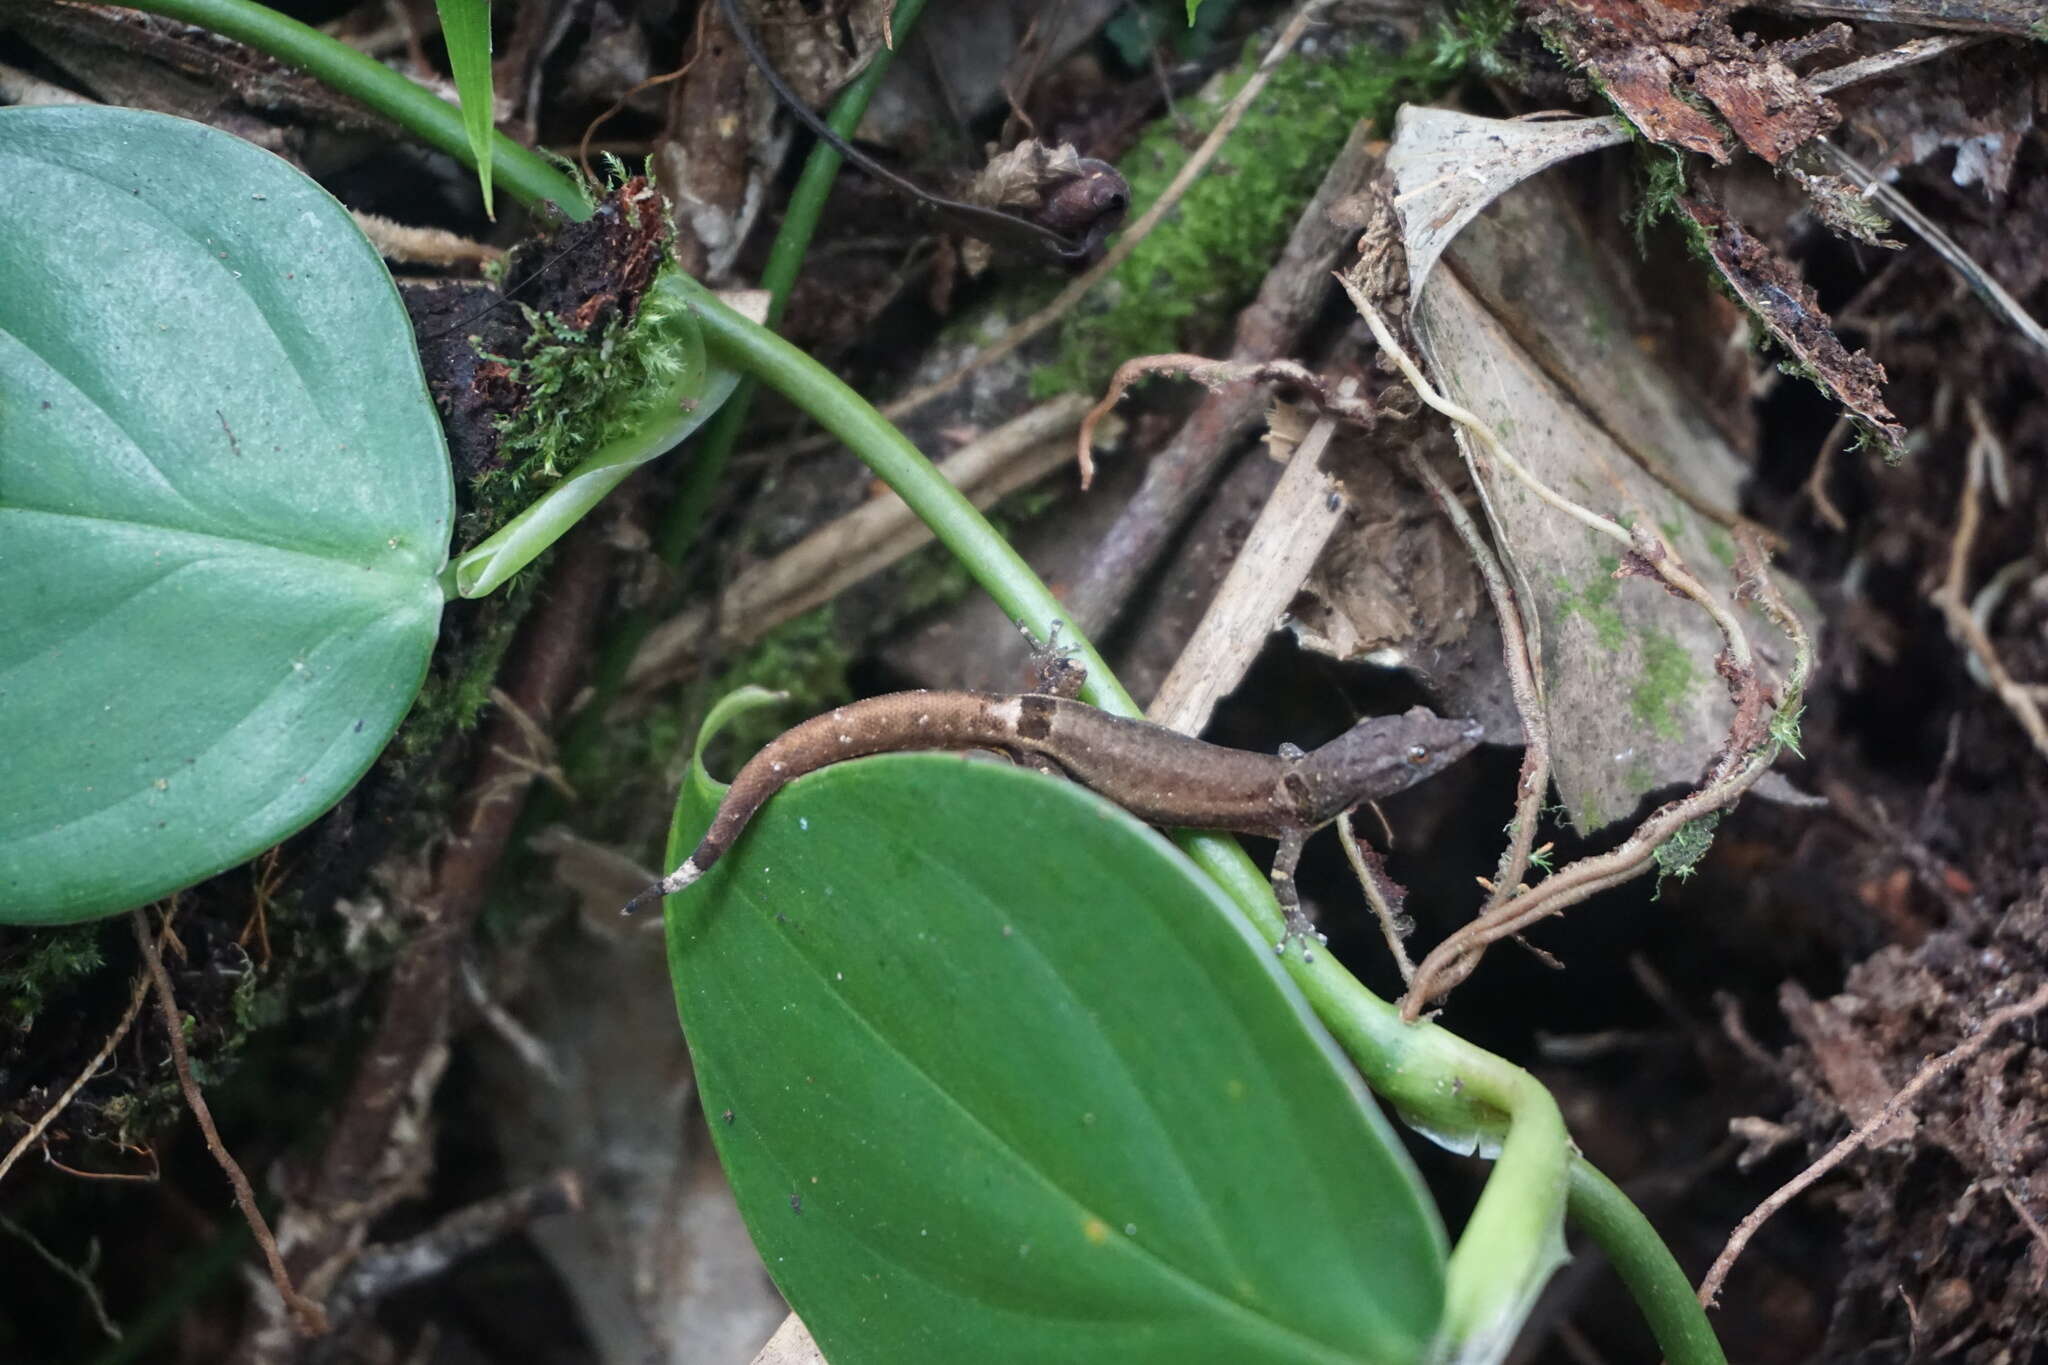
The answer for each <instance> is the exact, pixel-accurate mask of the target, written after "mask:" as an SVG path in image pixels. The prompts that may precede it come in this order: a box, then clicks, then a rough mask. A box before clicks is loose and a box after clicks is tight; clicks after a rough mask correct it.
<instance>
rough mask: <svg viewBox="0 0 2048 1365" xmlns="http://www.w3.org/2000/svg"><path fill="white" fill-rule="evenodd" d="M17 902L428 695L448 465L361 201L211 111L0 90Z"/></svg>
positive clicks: (0, 835)
mask: <svg viewBox="0 0 2048 1365" xmlns="http://www.w3.org/2000/svg"><path fill="white" fill-rule="evenodd" d="M0 185H5V186H6V187H7V188H6V191H5V193H4V194H0V604H4V605H0V612H4V627H0V920H4V921H6V922H10V923H60V922H64V921H69V920H77V919H85V918H89V917H91V916H94V915H100V914H107V913H111V912H114V911H118V910H122V909H125V908H127V907H129V906H133V905H136V904H139V903H142V902H145V901H148V900H150V899H153V898H155V897H157V896H160V895H163V894H165V893H167V892H169V891H172V890H174V889H176V888H178V887H180V886H184V885H186V884H188V883H191V882H194V881H197V880H199V879H200V878H202V877H205V876H207V875H209V874H211V873H213V872H216V871H219V870H221V869H222V868H225V867H229V866H232V865H233V864H235V863H237V862H240V861H242V860H243V859H246V858H248V857H250V856H251V855H253V854H255V853H257V852H259V851H261V850H262V849H264V848H265V847H267V846H269V845H270V844H273V843H275V842H276V841H277V840H279V839H281V838H283V837H284V836H286V835H288V834H290V833H292V832H293V831H295V830H297V829H299V828H300V827H302V826H303V825H305V824H306V823H307V822H308V821H310V820H311V819H313V818H314V817H315V816H316V815H318V814H320V813H321V812H322V811H324V810H326V809H327V808H328V807H329V806H331V805H333V803H334V802H335V801H336V800H337V799H338V798H339V797H340V796H341V794H342V793H343V792H345V791H347V790H348V788H349V786H350V785H351V784H353V783H354V782H355V780H356V779H357V778H358V777H359V776H361V774H362V773H363V771H364V770H365V769H366V768H368V767H369V765H370V762H371V760H372V759H374V758H375V757H376V755H377V752H378V750H379V749H381V748H382V747H383V745H384V743H385V741H386V740H387V739H388V738H389V737H390V735H391V733H392V731H393V730H394V729H395V728H396V727H397V725H398V722H399V720H400V718H402V717H403V716H404V714H405V712H406V708H407V707H408V706H410V705H411V703H412V699H413V695H414V694H415V693H416V692H417V691H418V689H419V684H420V681H421V679H422V677H423V676H424V674H425V671H426V665H427V657H428V655H429V653H430V652H431V650H432V649H433V646H434V640H435V632H436V629H437V627H438V624H439V620H440V614H441V603H442V596H441V593H440V591H439V588H438V587H437V585H436V583H435V574H436V572H437V571H438V570H439V568H440V566H441V564H442V563H443V562H444V561H445V559H446V557H447V549H448V535H449V525H450V509H451V489H450V484H449V475H448V464H447V458H446V454H445V451H444V449H443V445H442V440H441V430H440V424H439V422H438V421H437V419H436V417H435V413H434V409H433V405H432V404H431V402H430V401H429V399H428V397H427V392H426V385H425V382H424V380H423V379H422V377H421V374H420V367H419V361H418V359H417V357H416V355H415V352H414V349H413V345H412V332H411V328H410V326H409V325H408V323H407V321H406V316H405V312H404V309H403V308H402V307H401V306H400V304H399V301H398V295H397V292H396V291H395V290H394V289H393V287H392V284H391V279H390V276H389V275H388V274H386V273H385V270H384V268H383V265H382V263H381V262H380V261H379V260H378V259H377V255H376V253H375V252H374V251H373V250H372V249H371V248H370V246H369V244H368V243H367V242H365V241H364V240H363V237H362V234H361V233H360V232H358V231H357V230H356V228H355V225H354V224H353V223H352V222H351V221H350V220H349V217H348V215H347V214H346V213H345V212H344V211H343V210H342V208H341V206H340V205H338V204H336V203H335V202H334V201H333V199H331V198H329V197H328V195H327V194H326V193H325V191H323V190H321V189H320V187H319V186H317V185H315V184H313V182H311V181H310V180H308V179H306V178H305V177H304V176H302V175H301V174H299V172H297V171H296V170H294V169H293V168H292V167H291V166H289V165H287V164H286V163H285V162H283V161H281V160H279V159H278V158H276V157H274V156H271V155H270V154H269V153H267V152H264V151H261V150H259V149H257V148H255V147H253V146H251V145H249V144H248V143H246V142H243V141H241V140H240V139H237V138H234V137H230V136H228V135H227V134H225V133H221V132H217V131H215V130H213V129H211V128H208V127H206V126H204V125H202V124H198V123H190V122H186V121H184V120H181V119H173V118H166V117H163V116H161V115H157V114H145V113H138V112H134V111H130V110H120V109H100V108H92V109H79V108H70V109H8V110H0Z"/></svg>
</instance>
